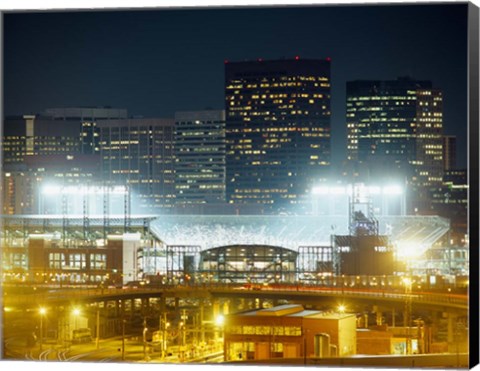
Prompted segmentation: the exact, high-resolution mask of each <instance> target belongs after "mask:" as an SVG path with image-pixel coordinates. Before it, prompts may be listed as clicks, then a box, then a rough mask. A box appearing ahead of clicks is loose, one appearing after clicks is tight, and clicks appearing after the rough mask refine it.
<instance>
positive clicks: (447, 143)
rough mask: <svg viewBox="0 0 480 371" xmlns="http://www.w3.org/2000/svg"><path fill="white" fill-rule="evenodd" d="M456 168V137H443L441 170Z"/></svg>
mask: <svg viewBox="0 0 480 371" xmlns="http://www.w3.org/2000/svg"><path fill="white" fill-rule="evenodd" d="M456 168H457V137H456V136H454V135H445V136H444V137H443V169H444V170H454V169H456Z"/></svg>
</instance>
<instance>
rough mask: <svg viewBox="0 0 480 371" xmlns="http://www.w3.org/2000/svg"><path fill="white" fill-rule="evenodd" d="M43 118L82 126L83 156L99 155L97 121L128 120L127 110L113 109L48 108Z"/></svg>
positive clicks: (81, 142) (80, 142) (81, 144)
mask: <svg viewBox="0 0 480 371" xmlns="http://www.w3.org/2000/svg"><path fill="white" fill-rule="evenodd" d="M42 116H45V117H50V118H52V119H53V120H56V121H67V122H69V123H73V122H75V123H79V124H80V130H81V133H80V138H79V139H80V141H79V144H80V146H81V151H82V153H83V154H98V153H99V152H100V148H99V132H98V128H97V125H96V122H97V120H112V119H113V120H116V119H126V118H127V117H128V113H127V110H126V109H124V108H112V107H67V108H48V109H46V110H45V112H43V113H42Z"/></svg>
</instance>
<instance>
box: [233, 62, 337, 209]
mask: <svg viewBox="0 0 480 371" xmlns="http://www.w3.org/2000/svg"><path fill="white" fill-rule="evenodd" d="M225 110H226V143H227V154H226V165H227V200H228V202H229V203H232V204H251V203H257V204H263V205H264V206H265V209H266V210H267V211H268V210H269V209H270V210H277V211H278V210H279V209H282V208H288V206H292V205H294V204H298V203H300V202H301V201H302V197H303V196H305V195H306V194H308V193H309V191H310V189H311V187H312V186H313V185H314V184H316V182H318V181H319V180H320V179H321V178H322V177H323V176H324V175H325V173H326V171H325V170H326V169H328V167H329V165H330V115H331V113H330V60H329V59H326V60H308V59H301V58H298V57H296V58H295V59H285V60H271V61H264V60H257V61H251V62H228V61H226V63H225Z"/></svg>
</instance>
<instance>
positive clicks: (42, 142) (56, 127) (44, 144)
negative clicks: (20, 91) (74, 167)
mask: <svg viewBox="0 0 480 371" xmlns="http://www.w3.org/2000/svg"><path fill="white" fill-rule="evenodd" d="M80 137H81V125H80V123H79V122H78V123H77V122H75V123H68V124H63V123H60V122H58V121H56V120H54V119H53V118H51V117H45V116H39V115H24V116H18V117H7V118H6V119H5V121H4V126H3V141H2V145H3V164H4V165H5V166H8V165H10V164H22V163H24V162H25V159H26V157H27V156H36V155H60V154H61V155H74V154H79V153H81V145H80Z"/></svg>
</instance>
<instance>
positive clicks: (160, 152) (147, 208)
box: [96, 118, 175, 212]
mask: <svg viewBox="0 0 480 371" xmlns="http://www.w3.org/2000/svg"><path fill="white" fill-rule="evenodd" d="M96 126H97V128H98V130H99V137H100V140H99V148H100V157H101V169H102V170H101V171H102V177H103V181H104V182H105V184H108V185H111V186H114V185H123V186H127V187H128V188H129V192H130V194H131V197H132V200H131V205H132V210H131V211H132V212H154V211H156V212H158V211H160V210H162V209H164V210H165V209H169V208H171V207H172V206H173V205H174V200H175V184H174V182H175V173H174V150H173V142H174V120H173V119H160V118H159V119H156V118H152V119H125V120H105V121H103V120H99V121H97V122H96Z"/></svg>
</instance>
